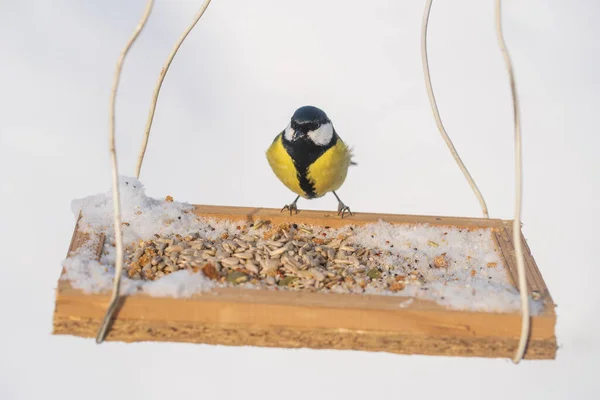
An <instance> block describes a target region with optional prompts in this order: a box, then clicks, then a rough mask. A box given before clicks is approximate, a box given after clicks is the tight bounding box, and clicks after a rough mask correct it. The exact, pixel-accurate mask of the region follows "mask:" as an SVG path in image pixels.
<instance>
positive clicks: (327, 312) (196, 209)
mask: <svg viewBox="0 0 600 400" xmlns="http://www.w3.org/2000/svg"><path fill="white" fill-rule="evenodd" d="M208 3H209V1H205V3H204V4H203V5H202V7H201V10H200V11H199V13H198V14H197V16H196V19H195V20H194V23H193V24H192V25H191V26H190V28H188V30H187V31H186V33H185V34H184V35H183V36H182V37H181V38H180V40H179V42H178V44H177V45H176V47H175V49H174V51H173V53H172V54H171V55H170V58H169V59H168V62H167V64H166V66H165V68H163V70H162V71H161V75H160V77H159V84H158V86H157V89H156V91H155V98H154V104H153V106H152V107H153V108H152V109H151V111H152V112H151V115H150V119H149V121H148V125H147V126H148V128H147V130H146V139H145V140H146V142H144V145H143V150H142V153H141V156H140V159H139V163H138V169H137V176H139V169H140V168H141V160H142V159H143V154H144V151H145V148H146V143H147V139H148V135H149V129H150V126H151V122H152V116H153V113H154V107H155V106H156V99H157V97H158V90H159V88H160V84H161V83H162V79H164V75H165V74H166V70H167V68H168V65H169V64H170V62H171V61H172V58H173V56H174V54H175V52H176V50H177V48H178V47H179V45H181V42H182V41H183V39H184V38H185V36H186V35H187V33H189V31H190V30H191V28H192V27H193V26H194V24H195V23H196V22H197V21H198V19H199V18H200V16H201V15H202V14H203V13H204V10H205V9H206V7H207V6H208ZM430 5H431V2H428V6H427V7H429V6H430ZM151 6H152V0H150V1H149V3H148V7H147V9H146V13H145V16H144V18H143V19H142V22H141V23H140V25H138V30H137V31H136V33H135V35H134V37H133V39H132V40H131V41H130V42H129V44H128V46H130V45H131V44H132V43H133V41H134V40H135V37H136V36H137V34H138V33H139V32H140V30H141V28H142V27H143V25H144V23H145V20H146V19H147V17H148V15H149V13H150V9H151ZM428 11H429V8H426V14H425V17H426V19H425V23H424V27H425V28H426V21H427V18H428ZM423 46H424V42H423ZM127 50H128V47H126V50H125V51H124V52H123V54H122V58H121V59H120V61H119V64H118V65H119V67H120V64H121V63H122V60H123V58H124V57H125V54H126V52H127ZM425 66H426V63H425ZM119 72H120V70H119V69H118V72H117V75H116V76H117V79H115V82H118V73H119ZM426 72H427V73H426V78H427V79H426V81H427V82H428V81H429V80H428V70H426ZM115 88H116V85H115ZM429 94H430V100H431V101H432V106H433V109H434V113H437V108H436V107H435V100H434V99H433V95H432V92H431V90H430V91H429ZM115 95H116V89H115V90H114V91H113V113H114V97H115ZM113 118H114V114H113ZM437 118H438V126H441V121H439V115H438V116H437ZM441 131H442V133H443V134H445V131H443V128H441ZM111 135H112V136H111V137H112V140H113V147H112V148H111V151H112V154H113V156H114V157H113V178H114V180H113V185H114V182H115V180H116V174H117V172H116V171H117V168H116V152H114V126H111ZM446 139H448V138H447V136H446ZM448 141H449V139H448V140H447V142H448ZM457 161H459V160H457ZM463 167H464V165H463ZM463 169H464V168H463ZM114 186H115V185H114ZM114 186H113V187H114ZM472 186H474V183H472ZM116 193H118V192H116ZM170 201H172V199H170ZM482 203H483V202H482ZM482 208H483V209H484V214H487V211H485V207H482ZM82 212H83V214H80V215H79V219H78V220H77V224H76V226H75V231H74V234H73V238H72V240H71V244H70V246H69V249H68V254H67V259H68V260H69V259H73V257H75V256H76V255H77V253H78V250H80V249H84V248H86V249H88V250H90V249H91V250H90V254H92V256H91V257H92V258H93V257H94V256H95V257H96V258H97V259H98V260H100V258H101V255H102V254H107V251H108V250H107V249H109V248H111V246H114V243H113V238H110V240H109V239H108V238H107V237H105V232H106V230H104V231H103V230H102V229H99V230H93V229H92V230H90V229H89V227H88V229H83V228H82V226H81V222H82V220H83V219H82V218H85V211H82ZM190 212H191V213H193V214H195V216H196V217H197V219H198V218H199V219H202V218H204V219H212V220H216V221H221V222H223V221H229V222H235V223H237V224H239V225H240V226H243V227H244V228H243V229H250V227H255V229H258V228H257V225H258V224H259V221H260V224H263V223H265V224H267V225H268V226H271V227H274V229H283V228H278V227H281V226H286V225H285V224H287V226H291V225H290V224H293V225H296V226H298V225H302V226H305V227H307V228H306V230H307V231H310V229H308V228H313V229H321V230H322V229H349V228H348V227H347V226H348V225H352V226H356V227H359V229H360V227H364V226H372V225H371V224H375V223H379V221H383V223H387V224H392V226H394V227H405V228H406V227H415V226H416V227H419V226H421V227H423V226H428V227H442V228H444V229H448V230H457V229H459V230H467V231H469V232H470V231H472V230H477V229H479V230H485V232H487V233H488V234H489V235H490V237H491V239H490V242H489V243H491V245H490V246H491V247H493V248H494V252H495V254H496V256H498V259H499V262H498V264H502V268H500V267H498V268H497V269H496V271H501V272H500V274H501V275H502V276H501V277H502V278H503V279H504V281H505V282H506V284H505V285H506V286H507V287H508V288H509V289H510V290H509V291H511V292H512V295H513V296H514V293H518V286H517V285H516V282H519V279H518V265H522V264H519V263H517V259H518V257H517V254H518V250H519V248H520V246H515V245H516V243H515V242H514V240H513V233H514V234H515V237H516V234H518V233H519V231H518V230H517V231H514V232H513V228H514V227H517V226H518V225H517V224H515V225H513V221H506V220H499V219H491V218H459V217H435V216H414V215H392V214H373V213H360V212H359V213H354V215H352V216H351V217H350V218H343V219H342V218H340V217H339V216H338V215H336V213H335V212H326V211H307V210H302V211H300V213H299V214H296V215H290V214H288V213H281V212H280V210H279V209H268V208H243V207H222V206H206V205H196V206H193V207H192V210H191V211H190ZM107 214H108V212H107ZM115 215H118V214H116V213H115ZM189 215H192V214H189ZM119 218H120V217H116V218H115V224H114V226H115V227H118V226H120V224H119V223H118V222H117V221H119ZM515 220H516V221H517V222H519V219H518V218H515ZM265 221H266V222H265ZM282 224H283V225H282ZM345 227H346V228H345ZM365 229H366V228H365ZM282 232H283V231H282ZM283 233H284V234H285V232H283ZM323 235H325V234H323ZM520 235H521V239H520V240H521V243H522V248H523V250H524V251H523V255H524V260H525V275H526V277H527V279H526V281H527V291H528V294H529V295H530V296H531V298H532V299H533V300H535V301H536V302H537V303H536V304H537V305H538V306H540V305H541V307H540V308H539V309H538V311H537V312H536V313H533V315H532V317H531V319H530V322H531V325H530V330H529V341H528V344H527V347H526V351H525V353H524V358H528V359H554V358H555V356H556V349H557V344H556V337H555V330H554V329H555V324H556V314H555V311H554V309H555V304H554V302H553V300H552V297H551V296H550V293H549V291H548V288H547V287H546V285H545V283H544V279H543V278H542V275H541V273H540V271H539V269H538V267H537V265H536V262H535V260H534V258H533V256H532V255H531V252H530V249H529V247H528V245H527V242H526V241H525V239H524V238H523V236H522V233H520ZM156 236H157V237H160V236H159V235H156ZM226 236H227V235H226ZM265 240H267V239H266V238H265ZM312 240H313V242H314V243H318V242H317V241H316V240H315V239H314V238H313V239H312ZM290 243H291V242H290ZM290 243H287V244H290ZM327 243H329V244H330V243H331V242H327ZM287 244H286V245H287ZM179 247H181V246H179ZM309 247H310V246H309ZM436 247H437V244H436ZM284 250H285V249H284ZM363 250H364V249H363ZM414 250H417V249H416V248H415V249H414ZM153 251H154V250H153ZM160 251H161V252H163V251H166V250H164V249H161V250H160ZM211 251H213V250H211ZM320 251H323V252H324V250H322V249H321V250H320ZM369 251H370V250H369ZM365 252H366V250H365ZM365 252H363V253H362V254H371V253H368V252H366V253H365ZM230 253H233V251H231V252H230ZM155 254H157V253H156V252H154V253H151V255H152V256H153V255H155ZM159 254H161V255H162V253H159ZM279 254H280V255H281V254H282V252H279ZM323 254H325V253H323ZM444 254H445V253H444ZM213 255H214V254H213ZM230 255H235V254H230ZM378 255H379V254H378ZM138 256H139V254H138ZM167 257H168V256H167ZM228 257H229V256H228ZM290 257H292V256H290ZM335 257H337V256H335ZM158 258H159V259H160V257H158ZM164 258H165V257H163V259H164ZM240 258H241V257H240ZM469 258H470V256H466V258H465V260H468V259H469ZM135 260H137V259H136V258H135V257H134V262H137V261H135ZM465 260H463V261H459V262H458V264H456V265H454V266H453V267H454V268H455V270H456V271H460V270H461V269H462V270H464V269H465V268H470V267H469V265H468V263H467V261H465ZM519 260H522V258H519ZM222 261H223V263H224V262H225V261H224V260H222ZM330 261H331V262H332V263H336V262H338V261H340V260H337V258H336V259H330ZM157 262H158V261H156V262H155V259H152V264H151V263H150V261H148V260H146V261H145V264H144V268H147V269H142V273H145V274H146V276H148V271H151V272H152V271H154V270H157V268H158V267H156V263H157ZM163 262H165V263H167V262H171V261H168V260H166V259H165V260H164V261H163ZM172 262H174V261H172ZM239 262H240V264H241V261H239ZM244 262H245V263H246V265H249V263H248V261H244ZM290 262H291V261H290ZM328 262H329V261H328ZM344 262H345V261H344V260H342V261H340V263H344ZM444 262H445V261H444ZM237 263H238V261H237V260H233V261H231V264H232V265H233V264H236V265H237ZM138 264H139V263H138ZM284 264H285V263H284ZM292 264H293V263H292ZM490 264H496V263H490ZM96 265H100V264H99V263H96ZM150 265H153V266H154V267H152V268H154V269H152V268H150ZM211 265H212V264H211ZM219 265H220V264H219ZM328 265H329V264H328ZM355 265H356V264H355ZM138 266H140V268H141V264H139V265H138ZM159 266H160V264H159ZM443 266H444V267H445V265H443ZM101 267H102V268H106V265H104V266H101ZM167 267H169V265H167ZM167 267H164V265H163V267H162V268H164V271H166V270H167V269H166V268H167ZM409 267H410V265H409ZM436 267H437V265H436ZM99 268H100V267H99ZM203 268H204V267H203ZM232 268H234V267H232ZM235 268H237V267H235ZM235 268H234V269H235ZM248 268H249V267H248ZM255 268H256V267H255ZM284 268H285V265H284ZM429 268H432V265H431V264H430V265H429ZM192 269H193V270H194V273H198V274H204V275H205V276H206V277H208V278H210V279H214V280H215V282H216V281H217V280H218V279H220V280H221V282H222V281H223V279H224V277H223V276H218V274H217V273H216V272H214V271H213V272H211V273H208V272H207V271H206V270H205V269H202V270H201V271H198V270H197V269H198V268H196V266H194V265H193V264H192ZM238 269H239V268H238ZM297 269H301V268H297ZM144 271H146V272H144ZM521 271H522V270H521ZM130 272H131V270H130ZM159 272H160V273H162V270H160V271H159ZM171 272H172V271H169V273H171ZM175 272H177V271H175ZM246 272H247V273H246ZM246 272H240V271H237V273H238V274H242V275H239V276H240V277H243V278H244V279H246V277H248V276H253V277H254V278H253V279H255V280H256V279H258V275H259V273H258V272H257V271H254V272H248V271H246ZM262 272H263V271H261V273H262ZM272 272H274V273H275V277H276V278H277V279H278V280H279V284H278V285H281V282H282V280H286V281H289V279H288V277H289V275H287V272H286V273H285V274H284V273H283V272H282V271H279V270H277V271H272ZM288 272H289V271H288ZM371 272H373V270H371V271H369V273H368V274H367V275H368V277H369V279H370V281H377V279H380V278H379V272H378V271H375V273H374V274H371ZM472 272H473V274H477V273H478V271H476V270H473V271H472ZM131 273H132V274H133V277H135V278H136V279H140V275H139V274H140V273H139V272H136V271H133V272H131ZM188 273H190V274H191V272H190V270H188ZM231 273H232V272H229V274H231ZM294 273H297V274H300V272H298V271H296V272H294ZM410 273H411V274H412V273H413V272H412V271H411V272H410ZM152 274H154V275H153V277H152V279H155V278H157V275H158V272H152ZM211 274H213V275H215V276H213V277H210V275H211ZM278 274H279V275H278ZM284 275H287V276H286V278H284ZM416 275H419V274H418V273H415V276H414V277H415V279H416V278H417V277H416ZM442 275H443V274H442ZM179 276H182V275H179ZM190 276H191V275H190ZM271 276H273V275H271ZM342 276H343V275H342ZM130 277H131V276H130ZM275 277H273V278H272V280H273V281H274V280H275ZM292 278H293V277H292ZM347 278H348V276H347V275H346V278H343V279H342V278H340V279H339V280H338V281H333V284H332V285H331V287H329V286H328V288H331V289H333V288H335V286H336V285H338V286H340V287H341V286H343V285H344V283H345V282H347V281H346V280H345V279H347ZM409 278H411V279H412V277H408V278H407V277H404V276H402V277H400V276H397V275H396V276H391V277H390V276H388V278H386V279H392V281H393V282H394V283H392V285H395V287H396V289H398V290H399V293H394V294H393V295H383V294H381V293H376V292H367V291H364V292H362V293H339V292H334V291H333V290H329V291H325V290H323V291H319V290H304V289H305V288H304V287H294V288H292V289H289V288H288V287H281V288H280V287H278V286H277V285H274V290H267V289H264V290H263V289H261V288H260V287H259V288H258V289H257V287H254V288H248V287H247V286H244V287H240V286H239V285H236V284H233V285H227V284H226V285H221V286H215V287H212V288H211V289H209V290H203V291H198V292H194V293H193V294H192V295H190V296H187V297H186V296H183V297H176V296H175V297H174V296H166V295H150V294H147V293H144V292H136V293H134V294H129V295H126V296H123V297H120V298H119V297H117V296H115V297H114V298H115V299H119V301H118V303H113V304H117V306H116V308H115V310H116V311H115V313H114V314H113V318H112V322H111V324H110V326H109V328H108V330H107V332H108V333H107V334H106V336H105V339H106V340H109V341H122V342H138V341H167V342H190V343H206V344H222V345H233V346H247V345H250V346H263V347H283V348H302V347H304V348H313V349H345V350H350V349H352V350H363V351H382V352H390V353H400V354H427V355H447V356H475V357H511V356H512V355H513V354H514V352H515V349H517V347H518V346H519V339H520V337H521V335H522V333H523V332H526V330H522V329H523V328H522V315H521V312H519V310H518V308H516V307H513V308H512V309H511V311H495V312H488V311H481V310H480V309H479V311H478V310H477V309H473V308H469V307H462V308H461V307H455V306H448V305H447V304H445V303H443V302H440V301H436V300H439V299H435V298H433V297H423V296H418V295H417V293H420V292H414V291H413V292H407V293H409V294H407V295H403V294H402V293H403V292H402V290H401V289H403V288H404V287H405V284H404V280H406V279H409ZM486 278H487V276H486ZM132 279H133V278H132ZM159 279H164V278H159ZM227 279H229V275H227ZM332 279H334V278H331V279H330V281H331V280H332ZM335 279H337V278H335ZM382 279H383V278H382ZM490 279H491V276H490ZM456 280H458V279H456ZM396 281H398V283H396ZM236 282H237V281H236ZM357 282H358V281H357ZM75 283H76V282H75V281H73V280H69V276H68V274H67V270H66V268H63V271H62V273H61V276H60V279H59V280H58V287H57V292H56V305H55V311H54V319H53V333H54V334H60V335H74V336H80V337H86V338H91V337H95V336H96V333H97V332H98V328H99V327H100V326H101V324H102V322H103V318H104V317H105V313H106V312H107V309H106V307H107V304H108V303H109V299H110V298H111V292H110V290H108V288H107V289H106V290H100V291H95V292H92V294H89V292H88V293H84V292H83V291H82V290H80V289H78V288H77V285H76V284H75ZM225 283H227V282H225ZM330 283H331V282H330ZM363 283H364V282H363ZM363 283H361V285H362V284H363ZM479 284H482V282H481V281H480V282H479ZM482 285H483V286H481V285H480V286H479V287H478V289H479V290H481V289H482V288H483V289H484V290H485V288H486V285H488V286H489V287H492V286H493V282H492V281H490V283H489V284H488V281H487V279H484V280H483V284H482ZM511 285H512V288H511ZM284 286H285V285H284ZM364 287H365V286H361V288H364ZM390 287H392V286H390ZM467 288H468V282H465V290H469V291H470V290H471V289H467ZM514 288H517V291H515V290H514ZM288 289H289V290H288ZM345 289H348V288H347V287H345ZM398 290H396V291H398ZM360 291H361V290H359V292H360ZM472 291H473V294H474V293H475V288H473V289H472ZM410 293H412V294H410ZM388 294H389V293H388ZM441 299H443V297H442V298H441ZM106 315H108V314H106ZM105 321H109V319H105ZM103 326H107V325H103ZM524 337H525V336H523V338H524ZM521 344H522V342H521ZM521 348H522V347H521Z"/></svg>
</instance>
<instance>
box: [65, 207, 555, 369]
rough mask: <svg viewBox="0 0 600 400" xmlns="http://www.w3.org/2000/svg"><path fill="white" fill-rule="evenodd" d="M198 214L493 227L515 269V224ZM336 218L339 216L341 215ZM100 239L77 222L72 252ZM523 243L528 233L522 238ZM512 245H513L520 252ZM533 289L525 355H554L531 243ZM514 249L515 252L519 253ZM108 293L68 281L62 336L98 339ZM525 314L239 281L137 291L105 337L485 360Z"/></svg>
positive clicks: (511, 342)
mask: <svg viewBox="0 0 600 400" xmlns="http://www.w3.org/2000/svg"><path fill="white" fill-rule="evenodd" d="M195 212H196V213H197V214H198V215H205V216H211V217H213V218H219V219H229V220H246V221H256V220H258V219H268V220H271V221H272V222H273V223H280V222H292V221H293V222H302V223H307V224H319V225H327V226H332V227H336V226H341V225H342V224H348V223H352V224H361V223H362V224H364V223H368V222H375V221H378V220H379V219H383V220H385V221H388V222H392V223H431V224H437V225H452V226H461V227H464V228H480V227H491V228H493V229H494V231H495V233H496V234H495V240H496V243H497V244H498V246H499V249H500V250H501V253H502V256H503V257H504V259H505V260H504V261H505V263H506V264H507V265H508V266H509V271H512V269H511V268H513V266H512V263H514V259H512V260H511V257H513V258H514V247H513V245H512V242H511V237H512V236H511V235H510V234H508V235H507V233H510V231H507V230H506V229H508V228H507V226H510V225H509V224H510V221H501V220H487V219H471V218H452V217H415V216H401V215H391V216H390V215H381V214H355V216H354V217H351V218H348V219H346V218H345V219H344V220H341V219H340V218H339V217H337V216H336V217H335V218H334V217H331V218H330V217H326V215H327V213H326V212H323V211H311V212H304V213H303V214H304V215H303V216H302V217H300V215H301V214H302V213H301V214H298V215H297V216H291V217H290V216H289V214H285V213H279V210H265V209H251V208H236V207H211V206H196V208H195ZM334 215H335V214H334ZM86 240H94V242H95V243H97V246H98V252H97V254H98V256H99V254H100V251H101V248H102V243H103V241H104V239H103V238H98V237H91V236H90V235H86V234H85V233H83V232H81V231H80V230H79V229H78V226H76V229H75V232H74V236H73V240H72V242H71V246H70V249H69V254H71V252H73V251H75V250H76V249H77V248H78V247H79V246H81V245H82V244H83V243H85V242H86ZM523 240H524V239H523ZM511 249H512V250H511ZM525 250H526V257H527V262H526V265H527V270H528V272H527V273H528V278H529V277H530V276H531V282H530V283H529V288H530V291H531V290H534V291H536V292H538V293H539V294H540V296H541V297H542V299H544V301H545V304H546V307H545V310H544V311H543V313H542V314H541V315H538V316H535V317H533V318H532V324H531V339H530V344H529V346H528V349H527V351H526V353H525V358H529V359H554V358H555V356H556V337H555V333H554V329H555V324H556V314H555V312H554V303H553V302H552V299H551V297H550V294H549V291H548V289H547V288H546V286H545V284H544V281H543V279H542V278H541V274H540V272H539V269H538V268H537V265H536V264H535V261H534V260H533V257H532V256H531V253H530V250H529V247H528V246H525ZM511 251H512V252H511ZM109 297H110V294H109V293H100V294H94V295H85V294H83V293H82V292H81V291H79V290H76V289H74V288H73V287H71V285H70V284H69V282H68V281H65V280H59V282H58V288H57V297H56V308H55V313H54V333H55V334H69V335H76V336H82V337H93V336H95V334H96V331H97V329H98V327H99V325H100V322H101V319H102V317H103V315H104V313H105V311H106V306H107V304H108V301H109ZM520 326H521V319H520V315H519V314H518V313H485V312H470V311H458V310H449V309H446V308H444V307H442V306H440V305H438V304H436V303H434V302H432V301H426V300H420V299H410V298H408V297H401V296H377V295H356V294H330V293H305V292H294V291H276V290H248V289H238V288H223V289H215V290H213V291H211V292H207V293H201V294H197V295H195V296H193V297H191V298H187V299H175V298H169V297H162V298H157V297H150V296H146V295H134V296H129V297H126V298H124V299H123V301H122V304H121V306H120V308H119V311H118V313H117V316H116V320H115V321H114V324H113V326H112V328H111V330H110V331H109V332H108V335H107V337H106V340H118V341H124V342H134V341H148V340H155V341H174V342H193V343H208V344H225V345H252V346H265V347H308V348H315V349H320V348H330V349H355V350H366V351H386V352H392V353H402V354H431V355H454V356H477V357H507V358H509V357H511V356H512V355H513V352H514V349H515V348H516V346H517V344H518V339H519V335H520Z"/></svg>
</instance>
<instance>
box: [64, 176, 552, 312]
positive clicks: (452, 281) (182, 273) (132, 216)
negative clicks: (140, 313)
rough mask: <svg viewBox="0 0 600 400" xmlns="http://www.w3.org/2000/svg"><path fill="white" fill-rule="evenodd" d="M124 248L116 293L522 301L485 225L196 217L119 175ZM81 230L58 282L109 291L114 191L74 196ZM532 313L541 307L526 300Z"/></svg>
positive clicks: (506, 306)
mask: <svg viewBox="0 0 600 400" xmlns="http://www.w3.org/2000/svg"><path fill="white" fill-rule="evenodd" d="M120 188H121V210H122V221H123V238H124V243H125V245H126V247H125V250H126V256H125V263H124V269H125V271H124V275H123V279H122V286H121V287H122V293H123V294H133V293H138V292H141V293H146V294H149V295H151V296H172V297H189V296H193V295H194V294H197V293H200V292H207V291H211V290H213V289H214V288H218V287H239V288H244V289H257V290H295V291H309V292H324V293H327V292H332V293H351V294H356V295H358V294H361V293H367V294H378V295H389V296H401V297H399V301H398V303H399V307H402V304H405V303H406V300H407V298H409V299H410V298H423V299H428V300H432V301H435V302H436V303H438V304H440V305H444V306H446V307H449V308H452V309H463V310H477V311H490V312H512V311H517V310H518V309H519V307H520V298H519V293H518V291H517V290H516V289H515V288H514V287H513V286H512V284H511V283H510V281H509V278H508V274H507V270H506V267H505V266H504V265H503V263H502V258H501V256H500V255H499V253H498V252H497V249H496V247H495V243H494V241H493V238H492V231H491V230H490V229H458V228H456V227H443V226H429V225H426V224H401V225H393V224H389V223H386V222H384V221H379V222H377V223H372V224H368V225H364V226H353V225H347V226H344V227H342V228H338V229H334V228H330V227H320V226H306V225H301V224H283V225H271V224H269V223H263V222H260V223H257V224H256V225H253V224H240V223H239V222H237V223H236V222H230V221H223V220H214V219H210V218H205V217H199V216H196V215H195V214H194V213H193V212H192V210H193V206H191V205H190V204H187V203H182V202H177V201H174V200H173V199H172V198H170V197H167V198H166V199H164V200H162V199H153V198H150V197H148V196H146V194H145V192H144V187H143V185H142V184H141V182H139V181H137V180H136V179H134V178H123V177H122V178H121V181H120ZM72 209H73V212H74V214H75V215H79V212H81V213H82V215H83V217H82V219H81V221H80V229H81V230H83V231H88V232H90V233H96V234H97V233H104V234H105V235H106V237H107V240H106V242H105V244H104V248H103V252H102V255H101V257H100V259H99V260H96V258H95V253H94V243H93V242H90V243H88V244H87V245H85V246H83V247H82V248H81V249H80V250H79V251H78V252H76V253H75V254H74V255H72V256H71V257H69V258H68V259H66V260H65V261H64V262H63V266H64V267H65V271H66V272H65V274H64V276H63V279H67V280H69V281H70V283H71V285H73V286H74V287H75V288H78V289H81V290H83V291H84V292H86V293H97V292H100V291H106V290H110V289H111V286H112V279H113V275H114V264H115V256H116V251H115V247H114V244H115V243H114V231H113V227H112V224H113V221H112V218H113V213H112V193H111V192H110V191H107V192H106V193H104V194H99V195H95V196H90V197H87V198H84V199H80V200H76V201H74V202H73V207H72ZM530 302H531V304H530V306H531V311H532V314H534V315H535V314H536V313H537V312H539V311H540V310H541V309H542V308H543V304H542V303H541V302H539V301H538V302H536V301H534V300H530Z"/></svg>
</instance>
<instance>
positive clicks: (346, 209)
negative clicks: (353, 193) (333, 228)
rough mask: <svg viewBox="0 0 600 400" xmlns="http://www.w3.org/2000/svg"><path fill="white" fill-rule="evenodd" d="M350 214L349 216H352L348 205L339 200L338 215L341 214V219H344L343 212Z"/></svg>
mask: <svg viewBox="0 0 600 400" xmlns="http://www.w3.org/2000/svg"><path fill="white" fill-rule="evenodd" d="M346 212H347V213H348V214H350V216H352V215H353V214H352V211H350V207H348V206H347V205H345V204H344V203H342V202H340V203H339V204H338V215H341V216H342V219H344V214H345V213H346Z"/></svg>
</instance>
